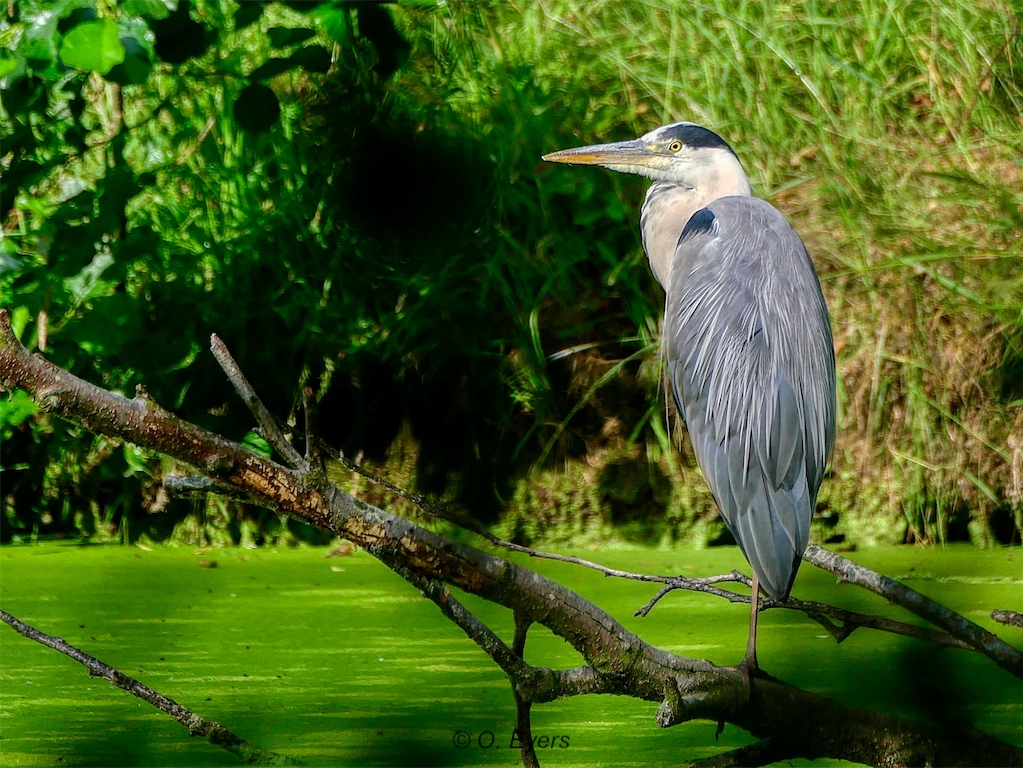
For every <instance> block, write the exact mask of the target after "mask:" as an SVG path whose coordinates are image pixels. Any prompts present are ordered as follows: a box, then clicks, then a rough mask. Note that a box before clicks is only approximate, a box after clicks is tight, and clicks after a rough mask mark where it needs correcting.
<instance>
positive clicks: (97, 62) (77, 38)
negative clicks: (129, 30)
mask: <svg viewBox="0 0 1023 768" xmlns="http://www.w3.org/2000/svg"><path fill="white" fill-rule="evenodd" d="M60 60H61V61H63V62H64V63H65V64H67V65H68V66H69V67H75V68H76V69H82V70H85V71H89V72H99V73H100V74H101V75H105V74H106V73H107V72H109V71H110V70H111V69H112V68H113V67H114V66H116V65H117V64H120V63H121V62H122V61H124V45H122V44H121V40H120V37H119V36H118V33H117V23H116V22H113V21H110V20H109V19H104V20H102V21H87V22H85V23H84V24H79V25H78V26H77V27H75V28H74V29H72V30H71V31H70V32H68V33H67V35H65V37H64V42H63V43H61V46H60Z"/></svg>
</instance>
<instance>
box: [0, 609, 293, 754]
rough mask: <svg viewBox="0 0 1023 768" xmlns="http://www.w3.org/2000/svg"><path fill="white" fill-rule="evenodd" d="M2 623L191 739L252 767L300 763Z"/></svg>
mask: <svg viewBox="0 0 1023 768" xmlns="http://www.w3.org/2000/svg"><path fill="white" fill-rule="evenodd" d="M0 621H3V622H4V623H5V624H7V625H8V626H10V627H11V628H12V629H14V630H15V631H16V632H17V633H18V634H20V635H23V636H25V637H27V638H28V639H29V640H35V641H36V642H37V643H40V644H41V645H45V646H46V647H47V648H52V649H53V650H55V651H57V652H59V653H63V654H64V655H65V656H67V657H68V658H71V659H74V660H75V661H77V662H78V663H79V664H82V665H83V666H84V667H85V668H86V669H87V670H88V671H89V677H102V678H103V679H105V680H108V681H109V682H110V683H111V684H113V685H116V686H117V687H118V688H120V689H121V690H123V691H127V692H128V693H130V694H131V695H132V696H135V697H136V698H139V699H142V700H143V701H144V702H146V703H148V704H151V705H152V706H154V707H156V708H157V709H159V710H160V711H161V712H166V713H167V714H168V715H170V716H171V717H173V718H174V719H175V720H177V721H178V722H179V723H181V724H182V725H183V726H185V728H187V729H188V734H189V736H202V737H203V738H204V739H206V741H208V742H209V743H210V744H213V745H215V746H218V747H223V748H224V749H226V750H227V751H229V752H233V753H234V754H236V755H238V756H239V757H240V758H242V760H244V761H245V762H246V763H248V764H250V765H298V764H299V763H298V761H297V760H293V759H292V758H290V757H286V756H285V755H279V754H277V753H276V752H268V751H266V750H263V749H258V748H257V747H254V746H252V744H250V743H249V742H247V741H246V740H245V739H243V738H241V737H240V736H237V735H235V734H234V733H232V732H231V731H229V730H228V729H227V728H225V727H224V726H222V725H221V724H220V723H217V722H214V721H213V720H205V719H203V718H202V717H200V716H199V715H197V714H195V712H192V711H191V710H190V709H188V708H187V707H183V706H182V705H181V704H178V703H177V702H176V701H174V699H171V698H169V697H167V696H164V695H163V694H162V693H158V692H156V691H154V690H153V689H152V688H150V687H149V686H148V685H145V684H144V683H141V682H139V681H138V680H136V679H135V678H134V677H129V676H128V675H126V674H124V673H123V672H120V671H119V670H117V669H115V668H114V667H112V666H110V665H109V664H107V663H105V662H102V661H100V660H99V659H97V658H96V657H95V656H90V655H89V654H87V653H86V652H85V651H83V650H81V649H79V648H76V647H75V646H73V645H71V644H70V643H68V642H66V641H64V640H63V639H61V638H59V637H54V636H53V635H47V634H46V633H44V632H40V631H39V630H38V629H36V628H35V627H33V626H31V625H29V624H26V623H25V622H23V621H21V620H20V619H18V618H16V617H14V616H12V615H11V614H9V613H7V611H0Z"/></svg>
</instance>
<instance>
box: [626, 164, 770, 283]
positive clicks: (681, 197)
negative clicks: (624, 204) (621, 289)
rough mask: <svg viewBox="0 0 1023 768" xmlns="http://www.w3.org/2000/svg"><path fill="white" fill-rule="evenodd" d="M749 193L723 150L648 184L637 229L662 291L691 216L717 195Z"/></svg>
mask: <svg viewBox="0 0 1023 768" xmlns="http://www.w3.org/2000/svg"><path fill="white" fill-rule="evenodd" d="M751 194H752V190H751V189H750V185H749V178H747V176H746V173H745V171H743V170H742V166H741V165H739V161H738V159H737V158H736V157H735V155H733V154H732V153H731V152H728V151H725V150H721V151H718V152H714V153H713V154H712V155H710V156H709V157H708V159H707V161H701V160H698V159H697V160H694V161H693V162H690V163H687V164H686V166H685V168H684V172H683V173H680V174H678V175H677V176H674V177H673V178H671V179H665V178H662V179H658V180H657V181H655V182H654V183H653V184H652V185H651V187H650V189H648V190H647V193H646V200H645V201H644V202H643V211H642V216H641V218H640V229H641V230H642V234H643V248H644V249H645V250H646V255H647V258H648V259H649V260H650V268H651V270H653V273H654V277H656V278H657V282H659V283H660V284H661V285H662V286H663V287H664V288H665V290H667V288H668V285H669V281H670V279H671V262H672V260H673V257H674V256H675V248H676V246H677V245H678V239H679V237H680V236H681V234H682V230H683V229H685V226H686V224H687V223H688V221H689V219H690V218H691V217H692V215H693V214H694V213H696V212H697V211H698V210H700V209H701V208H705V207H706V206H708V205H710V203H712V202H713V201H714V200H717V199H718V198H720V197H729V196H731V195H740V196H746V197H748V196H749V195H751Z"/></svg>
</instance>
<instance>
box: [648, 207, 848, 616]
mask: <svg viewBox="0 0 1023 768" xmlns="http://www.w3.org/2000/svg"><path fill="white" fill-rule="evenodd" d="M653 258H654V256H653V254H651V260H653ZM670 262H671V267H670V280H669V285H668V286H666V288H667V294H668V310H667V313H666V315H665V327H664V353H665V357H666V361H667V365H668V375H669V376H670V379H671V389H672V392H673V393H674V397H675V400H676V402H677V404H678V406H679V411H680V413H681V415H682V418H683V419H684V420H685V422H686V426H687V428H688V430H689V434H690V436H691V438H692V441H693V447H694V450H695V453H696V457H697V460H698V461H699V463H700V466H701V468H702V469H703V472H704V476H705V477H706V480H707V483H708V484H709V485H710V488H711V491H712V492H713V494H714V498H715V500H716V501H717V504H718V507H719V509H720V511H721V515H722V517H723V518H724V520H725V522H726V524H727V525H728V527H729V529H730V530H731V531H732V533H733V534H734V535H735V538H736V540H737V541H738V542H739V546H740V547H742V550H743V553H744V554H745V555H746V557H747V559H748V560H749V562H750V565H751V566H752V567H753V570H754V572H755V573H756V574H757V577H758V578H759V580H760V582H761V584H762V585H763V587H764V590H765V591H766V592H767V593H768V594H769V595H771V596H773V597H784V596H787V595H788V593H789V590H790V589H791V587H792V581H793V580H794V578H795V574H796V570H797V568H798V567H799V562H800V558H801V556H802V553H803V551H804V550H805V549H806V545H807V543H808V541H809V531H810V518H811V517H812V515H813V510H814V506H815V505H816V499H817V492H818V490H819V488H820V485H821V481H822V480H823V477H824V469H825V466H826V464H827V461H828V457H829V455H830V452H831V447H832V444H833V442H834V435H835V362H834V349H833V345H832V337H831V327H830V322H829V318H828V312H827V308H826V306H825V304H824V297H823V295H822V293H821V289H820V283H819V282H818V280H817V275H816V272H815V271H814V268H813V264H812V262H811V261H810V257H809V256H808V255H807V253H806V249H805V247H804V246H803V243H802V241H801V240H800V239H799V236H798V235H797V234H796V232H795V230H793V229H792V227H791V226H790V225H789V223H788V222H787V221H786V220H785V218H784V217H783V216H782V215H781V214H780V213H779V212H778V211H777V210H775V209H774V208H773V207H772V206H771V205H769V204H768V203H766V202H764V201H763V200H758V199H756V198H752V197H739V196H735V197H722V198H719V199H717V200H714V201H713V202H711V203H710V204H709V205H707V206H706V207H705V208H703V209H701V210H699V211H697V212H695V213H694V214H693V215H692V217H691V218H690V219H689V222H688V224H687V225H686V227H685V229H684V230H683V231H682V234H681V237H680V238H679V240H678V244H677V247H676V248H675V251H674V254H673V255H672V256H671V257H670Z"/></svg>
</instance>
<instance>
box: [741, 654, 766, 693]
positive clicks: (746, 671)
mask: <svg viewBox="0 0 1023 768" xmlns="http://www.w3.org/2000/svg"><path fill="white" fill-rule="evenodd" d="M735 671H736V672H738V673H739V676H740V677H741V678H742V683H743V686H744V687H745V688H746V695H747V698H748V697H752V696H753V678H754V677H758V676H759V675H760V674H761V672H760V665H759V664H758V663H757V654H756V653H755V652H754V653H747V654H746V657H745V658H744V659H743V660H742V661H741V662H740V663H739V664H738V665H736V667H735Z"/></svg>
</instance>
